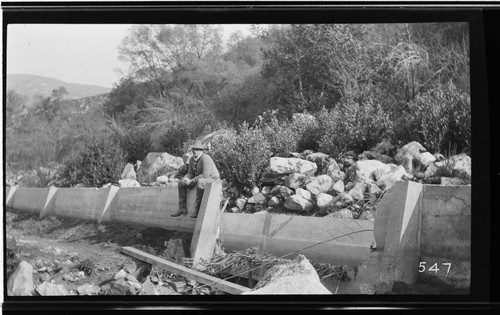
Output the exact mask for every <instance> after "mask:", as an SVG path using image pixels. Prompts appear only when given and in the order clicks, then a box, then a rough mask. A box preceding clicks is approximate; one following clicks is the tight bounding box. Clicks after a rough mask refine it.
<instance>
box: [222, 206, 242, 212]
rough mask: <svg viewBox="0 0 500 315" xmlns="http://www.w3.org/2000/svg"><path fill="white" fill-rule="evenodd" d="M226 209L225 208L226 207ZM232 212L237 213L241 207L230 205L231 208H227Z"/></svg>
mask: <svg viewBox="0 0 500 315" xmlns="http://www.w3.org/2000/svg"><path fill="white" fill-rule="evenodd" d="M226 209H227V208H226ZM229 210H230V211H231V212H232V213H239V212H240V211H241V210H243V209H240V208H238V207H232V208H231V209H229Z"/></svg>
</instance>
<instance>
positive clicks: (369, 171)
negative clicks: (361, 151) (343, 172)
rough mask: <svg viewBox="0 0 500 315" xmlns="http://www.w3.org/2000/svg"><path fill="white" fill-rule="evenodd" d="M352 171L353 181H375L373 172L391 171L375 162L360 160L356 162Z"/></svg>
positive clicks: (383, 164)
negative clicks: (353, 174) (353, 171)
mask: <svg viewBox="0 0 500 315" xmlns="http://www.w3.org/2000/svg"><path fill="white" fill-rule="evenodd" d="M354 169H355V170H356V171H355V174H356V175H355V178H353V180H361V181H364V180H366V179H376V178H375V175H374V173H375V172H382V173H387V172H389V171H390V170H391V167H390V166H389V165H387V164H385V163H382V162H380V161H377V160H361V161H356V163H355V166H354Z"/></svg>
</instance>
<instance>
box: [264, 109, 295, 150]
mask: <svg viewBox="0 0 500 315" xmlns="http://www.w3.org/2000/svg"><path fill="white" fill-rule="evenodd" d="M261 117H263V122H262V126H260V127H259V128H260V129H261V130H262V134H263V136H264V138H265V139H266V140H267V142H268V143H269V148H270V150H271V152H272V155H273V156H289V155H290V152H296V151H297V139H298V134H297V133H296V132H295V130H294V129H293V128H292V123H290V122H289V121H286V120H284V121H281V122H280V121H278V118H277V111H266V112H264V113H263V115H262V116H261Z"/></svg>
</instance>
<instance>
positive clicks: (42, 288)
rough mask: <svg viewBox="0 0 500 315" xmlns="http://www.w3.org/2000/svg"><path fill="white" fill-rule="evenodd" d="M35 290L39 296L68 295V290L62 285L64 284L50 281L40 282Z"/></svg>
mask: <svg viewBox="0 0 500 315" xmlns="http://www.w3.org/2000/svg"><path fill="white" fill-rule="evenodd" d="M36 291H37V292H38V294H40V295H41V296H53V295H69V291H68V290H67V289H66V288H65V287H64V285H62V284H59V285H56V284H54V283H50V282H44V283H42V284H41V285H39V286H38V287H37V288H36Z"/></svg>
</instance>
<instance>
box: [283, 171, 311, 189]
mask: <svg viewBox="0 0 500 315" xmlns="http://www.w3.org/2000/svg"><path fill="white" fill-rule="evenodd" d="M306 179H307V176H305V175H302V174H300V173H292V174H290V175H288V177H287V178H286V179H285V186H286V187H288V188H291V189H297V188H299V187H302V186H303V185H304V184H305V182H306Z"/></svg>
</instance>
